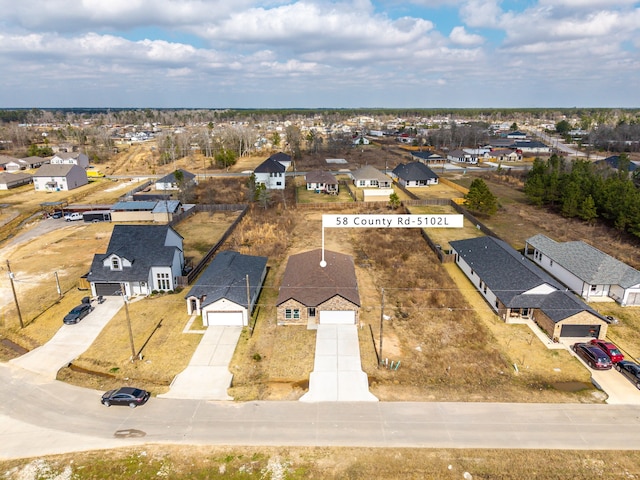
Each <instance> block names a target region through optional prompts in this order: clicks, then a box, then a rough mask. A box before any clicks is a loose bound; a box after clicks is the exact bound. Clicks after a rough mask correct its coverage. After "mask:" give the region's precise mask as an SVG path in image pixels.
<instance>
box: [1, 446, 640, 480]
mask: <svg viewBox="0 0 640 480" xmlns="http://www.w3.org/2000/svg"><path fill="white" fill-rule="evenodd" d="M38 465H39V466H40V467H41V471H43V472H44V471H45V470H44V469H45V468H46V469H47V470H46V471H47V472H48V474H49V475H50V476H48V477H46V478H67V477H65V474H70V475H72V478H74V479H77V480H85V479H86V480H89V479H96V478H109V479H112V480H120V479H123V480H124V479H130V478H133V476H135V478H137V479H152V478H171V479H194V478H198V479H200V478H201V479H210V478H225V479H230V480H241V479H242V480H251V479H256V480H257V479H274V480H275V479H285V478H286V479H288V480H303V479H304V480H306V479H350V480H369V479H372V478H375V479H377V480H396V479H399V478H402V479H407V480H414V479H415V480H459V479H462V478H469V479H471V478H473V479H486V480H490V479H491V480H492V479H495V480H533V479H536V480H540V479H543V480H546V479H557V480H569V479H570V480H582V479H593V478H602V477H604V476H606V477H608V478H612V479H618V478H625V479H629V480H633V479H637V478H640V468H639V467H638V465H640V452H637V451H597V452H593V451H584V450H582V451H574V450H564V451H562V450H518V449H513V450H489V449H485V450H480V449H430V448H354V447H350V448H349V449H348V450H347V449H345V448H340V447H250V446H249V447H241V448H240V447H218V446H203V445H183V446H171V445H146V446H144V447H133V448H131V447H128V448H122V449H116V450H109V453H108V459H107V458H106V457H105V452H104V451H90V452H84V453H74V454H67V455H56V456H50V457H45V458H42V459H38ZM35 467H36V462H35V460H34V459H21V460H10V461H3V462H0V469H1V470H2V471H4V472H6V473H5V477H4V478H6V479H7V480H17V479H21V478H34V477H28V476H27V475H28V473H27V472H30V471H31V472H32V471H34V470H36V468H35ZM40 478H45V477H44V476H42V477H40Z"/></svg>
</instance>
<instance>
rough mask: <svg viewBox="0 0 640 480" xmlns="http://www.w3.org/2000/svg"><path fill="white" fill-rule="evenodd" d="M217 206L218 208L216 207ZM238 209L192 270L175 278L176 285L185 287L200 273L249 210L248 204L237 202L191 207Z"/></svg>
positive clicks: (199, 209)
mask: <svg viewBox="0 0 640 480" xmlns="http://www.w3.org/2000/svg"><path fill="white" fill-rule="evenodd" d="M232 206H233V207H235V208H222V207H232ZM217 207H219V208H217ZM239 209H241V210H242V211H241V212H240V215H238V218H236V219H235V220H234V221H233V223H232V224H231V225H230V226H229V228H228V229H227V231H226V232H224V234H223V235H222V237H221V238H220V240H218V242H217V243H216V244H215V245H214V246H213V247H211V248H210V249H209V251H208V252H207V253H206V254H205V255H204V257H202V259H201V260H200V261H199V262H198V264H197V265H196V266H195V267H193V270H191V271H190V272H189V273H188V274H187V275H184V276H181V277H178V280H177V284H178V286H180V287H186V286H187V285H190V284H191V283H192V282H193V281H194V280H195V279H196V278H197V277H198V275H200V273H202V271H203V270H204V268H205V267H206V266H207V265H208V264H209V262H210V261H211V259H212V258H213V256H214V255H215V254H216V252H217V251H218V249H219V248H220V247H221V246H222V244H223V243H224V242H225V241H226V240H227V238H229V235H231V233H233V231H234V230H235V228H236V227H237V226H238V224H239V223H240V221H241V220H242V219H243V218H244V216H245V215H246V214H247V211H248V210H249V205H244V204H238V205H197V206H196V207H194V208H192V209H191V210H195V211H200V212H211V211H223V210H239ZM185 213H187V212H185ZM193 213H195V212H191V213H190V215H191V214H193Z"/></svg>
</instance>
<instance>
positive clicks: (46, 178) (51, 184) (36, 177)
mask: <svg viewBox="0 0 640 480" xmlns="http://www.w3.org/2000/svg"><path fill="white" fill-rule="evenodd" d="M87 183H89V180H88V179H87V173H86V172H85V170H84V169H83V168H81V167H79V166H78V165H73V164H65V165H61V164H49V163H47V164H45V165H42V166H41V167H40V168H39V169H38V170H37V171H36V172H35V173H34V174H33V185H34V187H35V190H36V191H37V192H60V191H67V190H73V189H74V188H78V187H81V186H83V185H86V184H87Z"/></svg>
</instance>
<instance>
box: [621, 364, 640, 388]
mask: <svg viewBox="0 0 640 480" xmlns="http://www.w3.org/2000/svg"><path fill="white" fill-rule="evenodd" d="M616 370H618V371H619V372H620V373H621V374H623V375H624V376H625V377H627V378H628V379H629V380H630V381H631V383H633V384H634V385H635V386H636V388H637V389H639V390H640V365H638V364H637V363H633V362H629V361H627V360H622V361H621V362H618V363H616Z"/></svg>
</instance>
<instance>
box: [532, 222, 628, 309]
mask: <svg viewBox="0 0 640 480" xmlns="http://www.w3.org/2000/svg"><path fill="white" fill-rule="evenodd" d="M525 255H526V256H527V257H528V258H530V259H531V260H533V262H535V263H536V264H537V265H539V266H540V267H541V268H543V269H544V270H546V271H547V272H549V273H550V274H551V275H553V276H554V277H555V278H557V279H558V280H560V281H561V282H562V283H563V284H564V285H566V286H567V287H569V289H570V290H571V291H573V292H575V293H576V294H577V295H579V296H581V297H582V298H584V299H585V300H586V301H598V300H603V299H609V298H612V299H614V300H615V301H616V302H618V303H619V304H620V305H622V306H629V305H640V271H638V270H636V269H635V268H633V267H630V266H629V265H627V264H626V263H623V262H621V261H619V260H617V259H615V258H613V257H611V256H610V255H607V254H606V253H604V252H602V251H600V250H598V249H597V248H595V247H593V246H591V245H589V244H588V243H585V242H582V241H575V242H556V241H555V240H552V239H551V238H549V237H547V236H546V235H542V234H538V235H534V236H533V237H531V238H529V239H527V241H526V244H525Z"/></svg>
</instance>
